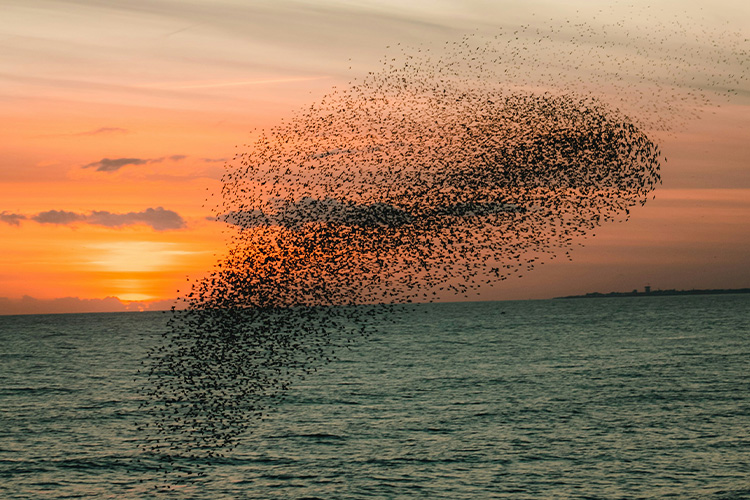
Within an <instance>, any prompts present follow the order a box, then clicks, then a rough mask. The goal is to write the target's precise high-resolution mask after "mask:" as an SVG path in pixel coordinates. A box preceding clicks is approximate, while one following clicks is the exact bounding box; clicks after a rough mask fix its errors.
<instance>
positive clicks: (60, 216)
mask: <svg viewBox="0 0 750 500" xmlns="http://www.w3.org/2000/svg"><path fill="white" fill-rule="evenodd" d="M85 218H86V216H85V215H82V214H77V213H75V212H66V211H64V210H47V211H46V212H39V213H38V214H36V215H34V216H33V217H31V220H33V221H36V222H39V223H40V224H72V223H74V222H78V221H80V220H83V219H85Z"/></svg>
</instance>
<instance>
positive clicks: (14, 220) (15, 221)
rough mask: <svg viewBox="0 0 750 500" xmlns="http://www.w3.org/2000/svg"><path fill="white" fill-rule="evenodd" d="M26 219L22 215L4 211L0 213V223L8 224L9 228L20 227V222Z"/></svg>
mask: <svg viewBox="0 0 750 500" xmlns="http://www.w3.org/2000/svg"><path fill="white" fill-rule="evenodd" d="M24 219H26V216H25V215H23V214H13V213H9V212H6V211H2V212H0V221H2V222H5V223H6V224H10V225H11V226H18V225H20V223H21V221H22V220H24Z"/></svg>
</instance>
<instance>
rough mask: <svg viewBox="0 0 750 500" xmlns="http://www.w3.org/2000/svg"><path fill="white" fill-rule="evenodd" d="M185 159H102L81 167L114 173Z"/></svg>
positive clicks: (182, 156)
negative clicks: (140, 166) (134, 167)
mask: <svg viewBox="0 0 750 500" xmlns="http://www.w3.org/2000/svg"><path fill="white" fill-rule="evenodd" d="M185 158H187V156H185V155H172V156H162V157H161V158H102V159H101V160H99V161H95V162H92V163H88V164H86V165H83V168H95V169H96V171H97V172H116V171H117V170H120V169H121V168H123V167H127V166H129V165H147V164H149V163H161V162H163V161H165V160H171V161H180V160H184V159H185Z"/></svg>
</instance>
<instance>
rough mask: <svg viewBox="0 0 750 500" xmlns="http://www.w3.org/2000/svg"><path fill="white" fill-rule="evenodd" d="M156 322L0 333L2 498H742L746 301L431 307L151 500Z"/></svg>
mask: <svg viewBox="0 0 750 500" xmlns="http://www.w3.org/2000/svg"><path fill="white" fill-rule="evenodd" d="M165 322H166V315H163V314H159V313H116V314H70V315H44V316H6V317H0V498H8V499H28V498H126V499H128V498H155V497H168V498H172V497H175V498H196V499H230V498H232V499H233V498H260V499H274V498H278V499H287V498H289V499H303V498H307V499H310V498H321V499H364V498H383V499H402V498H403V499H407V498H431V499H432V498H435V499H441V498H444V499H448V498H450V499H483V498H513V499H515V498H519V499H525V498H529V499H531V498H534V499H536V498H591V499H593V498H602V499H609V498H670V497H671V498H680V499H682V498H711V499H735V498H750V479H748V478H750V434H749V433H748V429H750V295H727V296H677V297H633V298H630V297H625V298H609V299H592V300H550V301H519V302H484V303H462V304H430V305H422V306H416V307H415V308H414V309H413V310H412V311H410V312H407V313H404V314H403V315H402V316H400V317H397V318H395V322H394V323H392V324H388V325H387V326H384V327H383V329H382V331H380V332H378V333H376V334H374V335H373V336H371V337H370V338H367V339H361V340H359V341H358V342H354V343H353V345H352V347H351V348H350V349H342V350H340V351H339V352H338V358H339V359H337V360H334V361H333V362H331V363H329V364H327V365H325V366H322V367H321V368H320V369H319V370H318V371H317V372H316V373H314V374H313V375H311V376H308V377H307V378H306V379H305V380H302V381H300V382H299V383H297V384H296V385H295V386H294V387H293V388H292V390H290V391H289V393H288V395H287V397H286V398H285V400H284V401H282V403H281V404H280V405H279V406H278V407H276V408H275V409H274V410H273V411H272V412H271V414H270V415H269V417H267V418H266V419H264V420H262V421H258V422H257V425H255V427H254V432H253V433H252V434H251V435H249V436H247V437H246V438H245V440H244V442H243V445H242V446H240V447H239V448H238V449H237V450H235V452H233V453H232V455H231V456H229V457H227V458H225V459H221V460H215V461H213V462H211V463H208V462H207V463H203V464H192V465H194V466H201V470H203V471H204V472H203V474H202V475H200V476H198V477H196V478H195V479H193V480H191V481H188V482H186V483H184V484H179V485H176V486H175V487H174V488H173V489H171V490H168V491H165V490H164V489H162V488H161V486H162V483H163V481H164V478H163V477H162V476H160V474H159V473H158V471H156V470H155V469H154V468H153V466H152V465H150V462H149V461H148V460H147V459H144V460H141V461H138V460H137V459H139V458H145V457H142V456H141V451H140V448H139V445H140V440H139V438H140V437H141V436H139V432H138V430H137V426H138V423H139V422H140V421H142V420H143V418H144V415H143V414H142V413H141V410H139V408H138V403H139V397H140V396H139V394H138V391H137V387H138V386H139V384H142V383H143V380H142V379H141V378H140V376H139V375H138V374H137V370H138V368H139V367H140V363H141V362H142V361H143V360H144V357H145V354H146V352H147V351H148V349H150V348H151V347H152V346H154V345H156V344H157V343H158V342H159V339H160V335H159V334H160V333H161V332H162V331H163V330H164V328H165V326H164V324H165Z"/></svg>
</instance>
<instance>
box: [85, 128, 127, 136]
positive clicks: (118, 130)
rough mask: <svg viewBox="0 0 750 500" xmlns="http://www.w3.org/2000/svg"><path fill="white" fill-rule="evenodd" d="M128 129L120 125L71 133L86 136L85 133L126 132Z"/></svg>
mask: <svg viewBox="0 0 750 500" xmlns="http://www.w3.org/2000/svg"><path fill="white" fill-rule="evenodd" d="M127 133H128V130H127V129H124V128H120V127H100V128H98V129H96V130H87V131H85V132H78V133H77V134H73V135H76V136H86V135H102V134H127Z"/></svg>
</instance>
